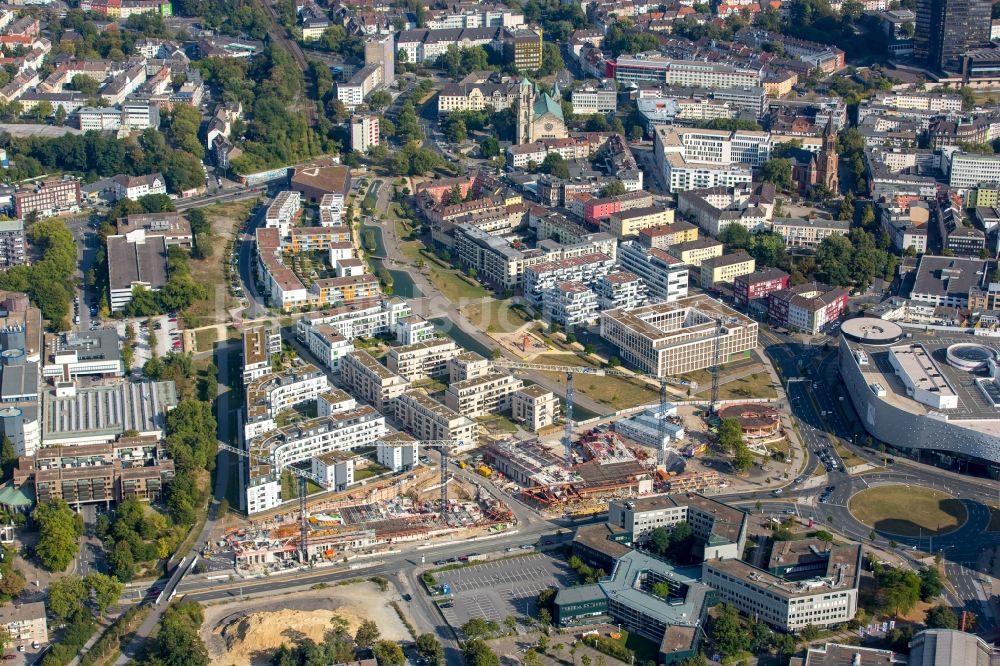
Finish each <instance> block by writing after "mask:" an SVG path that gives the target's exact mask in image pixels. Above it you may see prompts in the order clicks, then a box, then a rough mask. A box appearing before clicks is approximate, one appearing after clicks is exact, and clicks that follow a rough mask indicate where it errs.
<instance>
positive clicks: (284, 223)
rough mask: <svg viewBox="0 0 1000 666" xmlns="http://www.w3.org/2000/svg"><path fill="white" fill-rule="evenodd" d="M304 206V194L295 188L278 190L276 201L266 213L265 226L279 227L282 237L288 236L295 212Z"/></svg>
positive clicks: (269, 227) (270, 227)
mask: <svg viewBox="0 0 1000 666" xmlns="http://www.w3.org/2000/svg"><path fill="white" fill-rule="evenodd" d="M300 208H302V195H301V194H300V193H299V192H296V191H294V190H284V191H282V192H278V194H277V196H275V197H274V201H272V202H271V205H269V206H268V207H267V211H265V213H264V226H265V227H266V228H268V229H278V231H279V233H280V234H281V237H282V238H286V237H287V236H288V229H289V227H291V225H292V220H293V219H294V218H295V214H296V213H298V212H299V209H300Z"/></svg>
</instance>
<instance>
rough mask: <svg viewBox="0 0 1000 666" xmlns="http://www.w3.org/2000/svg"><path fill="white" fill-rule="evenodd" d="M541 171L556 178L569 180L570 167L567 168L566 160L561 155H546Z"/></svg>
mask: <svg viewBox="0 0 1000 666" xmlns="http://www.w3.org/2000/svg"><path fill="white" fill-rule="evenodd" d="M539 171H541V172H542V173H547V174H551V175H553V176H555V177H556V178H563V179H566V178H569V167H568V166H566V160H565V159H563V156H562V155H560V154H559V153H549V154H548V155H546V156H545V159H544V160H543V161H542V166H541V167H540V168H539Z"/></svg>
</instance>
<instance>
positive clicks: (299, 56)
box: [257, 0, 316, 126]
mask: <svg viewBox="0 0 1000 666" xmlns="http://www.w3.org/2000/svg"><path fill="white" fill-rule="evenodd" d="M257 2H258V3H259V4H260V6H261V7H262V8H263V9H264V12H265V13H266V14H267V16H268V18H270V19H271V30H270V31H269V32H268V33H267V37H268V39H269V40H270V41H271V43H272V44H280V45H281V47H282V48H284V49H285V51H287V52H288V53H289V54H291V56H292V59H293V60H294V61H295V64H296V65H298V66H299V70H300V71H301V72H302V78H303V82H304V83H305V85H306V88H311V85H310V83H309V81H308V79H307V77H306V76H305V74H306V70H307V69H308V63H307V62H306V56H305V54H304V53H302V48H301V47H300V46H299V45H298V44H297V43H296V42H295V41H294V40H292V39H289V38H288V33H287V32H286V31H285V28H284V26H282V25H281V21H280V19H279V18H278V12H277V10H276V9H275V8H274V5H272V4H271V3H270V2H268V0H257ZM303 92H304V93H305V96H306V99H308V100H309V104H307V105H306V113H307V114H308V117H309V125H310V126H312V125H315V124H316V100H315V99H313V97H312V96H311V95H309V94H308V92H307V91H303Z"/></svg>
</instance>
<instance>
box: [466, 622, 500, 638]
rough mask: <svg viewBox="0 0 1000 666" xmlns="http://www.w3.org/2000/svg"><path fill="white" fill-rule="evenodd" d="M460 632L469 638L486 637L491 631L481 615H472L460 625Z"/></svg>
mask: <svg viewBox="0 0 1000 666" xmlns="http://www.w3.org/2000/svg"><path fill="white" fill-rule="evenodd" d="M462 633H463V634H465V635H466V636H468V637H469V638H472V639H476V638H486V637H487V636H489V635H490V634H491V633H493V632H492V631H491V630H490V625H489V623H488V622H487V621H486V620H484V619H483V618H481V617H474V618H472V619H471V620H469V621H468V622H466V623H465V624H463V625H462Z"/></svg>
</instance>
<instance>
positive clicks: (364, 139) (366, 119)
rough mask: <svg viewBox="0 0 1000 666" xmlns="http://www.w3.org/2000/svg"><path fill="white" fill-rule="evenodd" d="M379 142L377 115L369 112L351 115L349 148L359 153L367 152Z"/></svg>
mask: <svg viewBox="0 0 1000 666" xmlns="http://www.w3.org/2000/svg"><path fill="white" fill-rule="evenodd" d="M378 142H379V134H378V116H375V115H371V114H363V115H356V116H352V117H351V148H352V149H353V150H356V151H358V152H360V153H366V152H368V149H369V148H371V147H372V146H377V145H378Z"/></svg>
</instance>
